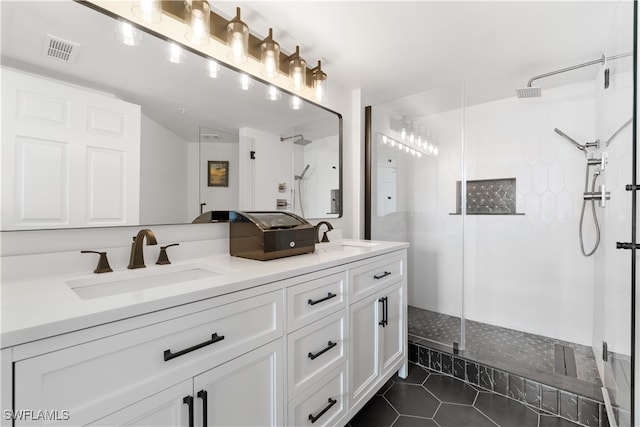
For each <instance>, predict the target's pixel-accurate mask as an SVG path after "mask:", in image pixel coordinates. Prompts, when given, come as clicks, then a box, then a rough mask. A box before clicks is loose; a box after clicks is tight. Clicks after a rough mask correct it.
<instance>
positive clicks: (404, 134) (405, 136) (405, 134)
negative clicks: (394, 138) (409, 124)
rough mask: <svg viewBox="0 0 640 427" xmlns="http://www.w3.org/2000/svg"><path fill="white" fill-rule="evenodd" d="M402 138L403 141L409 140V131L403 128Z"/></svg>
mask: <svg viewBox="0 0 640 427" xmlns="http://www.w3.org/2000/svg"><path fill="white" fill-rule="evenodd" d="M400 138H402V139H403V140H405V139H407V130H406V129H405V128H402V130H401V131H400Z"/></svg>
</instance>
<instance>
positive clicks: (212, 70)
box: [205, 59, 224, 79]
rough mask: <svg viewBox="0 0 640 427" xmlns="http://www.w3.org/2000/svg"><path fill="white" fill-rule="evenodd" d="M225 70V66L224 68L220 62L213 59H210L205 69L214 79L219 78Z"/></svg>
mask: <svg viewBox="0 0 640 427" xmlns="http://www.w3.org/2000/svg"><path fill="white" fill-rule="evenodd" d="M223 71H224V68H222V66H221V65H220V64H218V62H217V61H214V60H213V59H209V60H208V61H207V68H206V70H205V73H206V75H207V76H209V77H211V78H212V79H217V78H218V77H220V76H221V75H222V73H223Z"/></svg>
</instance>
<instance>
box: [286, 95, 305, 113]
mask: <svg viewBox="0 0 640 427" xmlns="http://www.w3.org/2000/svg"><path fill="white" fill-rule="evenodd" d="M302 106H303V104H302V100H301V99H300V98H298V97H297V96H295V95H294V96H292V97H291V99H290V100H289V107H291V109H292V110H302Z"/></svg>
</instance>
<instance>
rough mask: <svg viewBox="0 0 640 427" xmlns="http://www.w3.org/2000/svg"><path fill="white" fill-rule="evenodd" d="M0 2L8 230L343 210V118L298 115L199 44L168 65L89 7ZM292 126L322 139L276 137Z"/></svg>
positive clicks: (308, 108)
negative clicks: (218, 63) (211, 213)
mask: <svg viewBox="0 0 640 427" xmlns="http://www.w3.org/2000/svg"><path fill="white" fill-rule="evenodd" d="M0 7H1V8H2V11H1V12H2V13H1V18H2V22H1V24H2V26H1V31H2V93H3V97H2V98H3V99H2V123H3V126H2V230H23V229H46V228H69V227H98V226H118V225H140V224H148V225H152V224H180V223H190V222H192V220H193V219H194V218H196V217H197V216H198V215H199V214H200V213H201V212H203V211H208V210H216V211H219V210H232V209H256V210H275V209H277V208H282V209H284V210H295V212H297V213H299V214H301V213H302V210H304V211H305V212H304V214H305V216H306V217H307V218H331V217H337V216H339V215H340V213H341V209H340V203H339V201H340V191H339V190H340V149H341V148H340V147H341V130H340V120H341V119H340V116H339V115H338V114H337V113H334V112H332V111H329V110H326V109H324V108H322V107H320V106H317V105H315V104H312V103H310V102H306V101H302V104H303V108H302V109H298V110H292V109H291V108H290V102H291V100H292V98H293V97H292V96H291V95H289V94H286V93H281V94H279V96H276V97H273V96H270V97H267V94H268V93H269V92H268V88H267V86H266V85H265V84H263V83H262V82H260V81H254V80H250V84H249V85H248V90H244V88H243V87H241V85H240V84H239V81H240V80H239V78H240V74H239V73H237V72H236V71H234V70H231V69H227V68H224V67H223V68H217V69H216V68H215V67H213V68H212V63H211V61H210V60H209V59H208V58H203V57H201V56H199V55H196V54H194V53H192V52H185V51H183V53H182V54H181V55H178V57H179V58H180V59H181V61H182V63H174V62H176V61H173V62H170V61H169V60H168V58H169V56H168V54H167V52H170V50H169V44H168V43H167V42H166V41H165V40H162V39H159V38H157V37H154V36H152V35H150V34H147V33H144V32H141V34H140V35H139V36H137V37H135V38H133V39H131V40H130V41H131V43H129V44H131V45H128V44H124V43H121V42H120V41H118V40H117V38H116V35H118V34H120V35H121V34H122V31H119V32H118V31H116V28H117V25H119V24H118V23H119V21H117V20H115V19H113V18H111V17H109V16H107V15H104V14H102V13H100V12H98V11H96V10H93V9H91V8H89V7H86V6H85V5H84V4H80V3H77V2H72V1H69V2H66V1H65V2H46V1H43V2H18V1H16V2H12V1H6V2H2V3H0ZM71 22H72V23H82V25H80V24H77V25H69V23H71ZM136 44H137V45H136ZM132 45H133V46H132ZM57 48H62V49H57ZM178 62H180V61H178ZM214 65H215V64H214ZM212 70H214V71H216V72H215V73H213V72H212ZM271 95H273V94H271ZM297 134H303V135H304V138H305V139H306V140H309V141H313V143H311V144H309V145H308V146H302V145H301V144H299V143H298V144H296V143H295V142H294V141H293V140H287V141H282V140H281V138H284V137H287V136H293V135H297ZM329 141H331V142H329ZM329 150H331V151H330V152H329ZM251 151H253V152H254V157H255V159H251V158H250V155H251ZM318 156H324V157H318ZM320 158H322V159H323V160H321V161H322V164H323V165H324V164H326V165H328V167H330V168H333V167H334V166H335V167H336V168H337V169H335V172H334V173H329V172H331V171H334V169H331V170H330V171H324V170H323V171H320V170H319V169H318V167H319V165H316V166H315V167H314V162H319V161H320V160H319V159H320ZM209 162H213V163H209ZM216 162H217V163H216ZM220 162H228V163H220ZM307 164H309V165H310V166H309V168H308V171H307V173H306V174H305V175H304V177H303V179H302V180H300V181H301V182H300V185H299V186H298V182H297V180H296V179H295V176H296V175H300V172H301V170H300V167H299V166H300V165H302V166H303V167H304V166H305V165H307ZM210 165H214V167H215V170H216V173H220V174H222V175H221V176H220V179H221V180H218V181H216V182H214V183H213V185H209V184H210V183H211V181H210V179H211V176H210V173H209V171H210V170H211V169H209V167H210ZM224 165H227V167H226V169H225V170H224V172H222V170H223V168H222V166H224ZM314 168H315V170H314ZM276 172H277V174H276ZM280 184H284V185H283V186H280ZM323 186H326V188H324V187H323ZM283 187H284V190H282V188H283ZM297 187H300V188H299V189H298V188H297ZM334 190H337V191H334ZM300 193H302V194H300ZM299 196H302V204H301V203H300V198H299ZM332 197H333V198H335V200H336V201H335V202H334V204H333V205H331V204H330V201H331V199H332ZM282 200H284V201H282Z"/></svg>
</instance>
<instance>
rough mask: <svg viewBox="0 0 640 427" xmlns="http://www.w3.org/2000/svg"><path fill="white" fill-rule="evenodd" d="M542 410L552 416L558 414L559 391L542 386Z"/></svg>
mask: <svg viewBox="0 0 640 427" xmlns="http://www.w3.org/2000/svg"><path fill="white" fill-rule="evenodd" d="M542 409H544V410H545V411H547V412H550V413H552V414H557V413H558V409H559V406H558V389H557V388H555V387H549V386H546V385H542Z"/></svg>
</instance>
